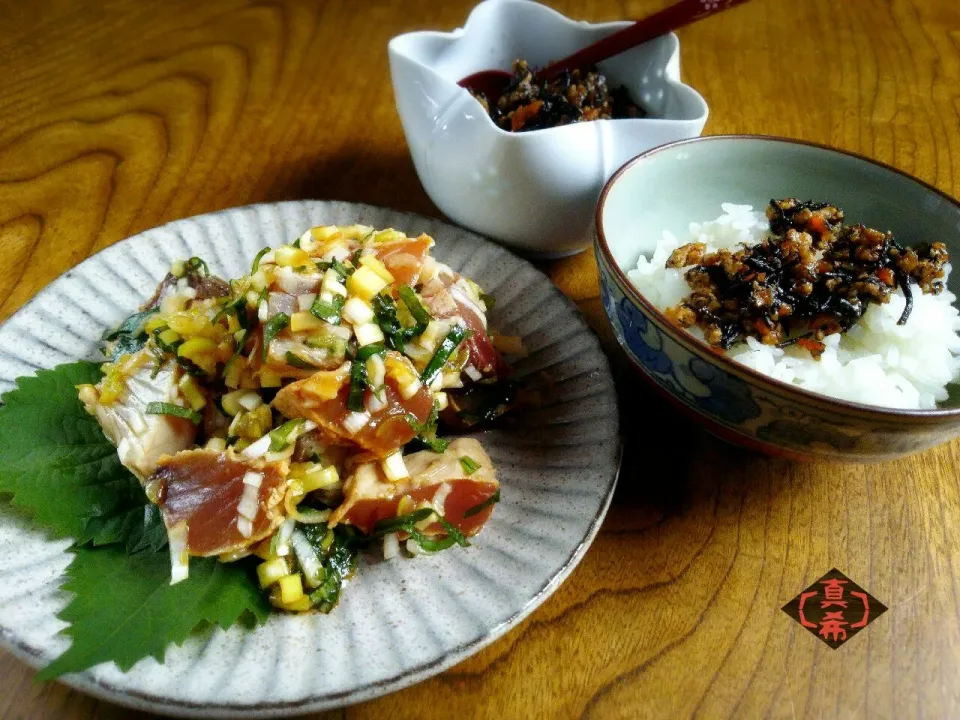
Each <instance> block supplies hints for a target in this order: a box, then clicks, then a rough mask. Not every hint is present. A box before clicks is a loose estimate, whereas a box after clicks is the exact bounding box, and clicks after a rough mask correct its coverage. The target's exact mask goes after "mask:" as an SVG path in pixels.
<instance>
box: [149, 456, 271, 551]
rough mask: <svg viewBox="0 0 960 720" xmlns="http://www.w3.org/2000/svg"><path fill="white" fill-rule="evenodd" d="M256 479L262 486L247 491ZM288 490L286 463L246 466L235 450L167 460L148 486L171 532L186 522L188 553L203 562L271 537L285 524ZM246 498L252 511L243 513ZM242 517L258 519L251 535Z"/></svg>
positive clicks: (249, 463)
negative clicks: (283, 506) (203, 559)
mask: <svg viewBox="0 0 960 720" xmlns="http://www.w3.org/2000/svg"><path fill="white" fill-rule="evenodd" d="M254 476H259V485H258V486H257V487H254V490H252V491H251V490H247V488H249V487H253V486H254V485H253V482H252V481H253V480H255V479H256V478H255V477H254ZM245 479H246V482H245ZM286 485H287V482H286V471H285V468H284V467H283V463H265V462H262V461H259V460H253V461H251V460H246V459H244V458H242V457H239V456H237V455H235V454H234V453H233V451H232V450H230V449H228V450H226V451H225V452H214V451H212V450H187V451H185V452H180V453H177V454H176V455H172V456H166V457H163V458H161V460H160V462H159V463H158V466H157V471H156V472H155V473H154V474H153V476H151V478H150V479H149V481H148V488H149V491H150V493H151V494H152V495H154V496H155V497H157V498H158V502H157V504H158V505H159V506H160V508H161V509H162V510H163V519H164V522H165V523H166V526H167V527H168V528H172V527H174V526H175V525H177V524H178V523H181V522H185V523H186V525H187V552H188V553H189V554H190V555H197V556H206V555H220V554H223V553H232V552H236V551H238V550H242V549H244V548H246V547H249V546H250V545H252V544H253V543H255V542H257V541H259V540H262V539H263V538H265V537H267V536H268V535H270V533H272V532H273V531H274V530H275V529H276V527H277V526H278V525H279V524H280V523H281V522H282V521H283V513H282V506H281V504H282V502H283V495H284V492H286ZM245 495H248V496H249V499H247V500H246V503H247V505H248V506H249V507H247V508H242V507H241V503H243V502H244V497H245ZM250 508H252V512H251V511H250ZM241 511H244V512H246V514H247V515H253V517H252V518H248V520H249V521H250V524H249V526H248V527H246V530H247V531H248V532H247V533H246V534H245V533H244V532H241V530H242V529H243V527H242V526H243V525H244V521H243V519H242V518H243V516H242V515H241Z"/></svg>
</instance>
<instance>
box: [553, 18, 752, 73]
mask: <svg viewBox="0 0 960 720" xmlns="http://www.w3.org/2000/svg"><path fill="white" fill-rule="evenodd" d="M744 2H747V0H680V2H678V3H674V4H673V5H671V6H670V7H667V8H664V9H663V10H661V11H660V12H658V13H655V14H653V15H651V16H650V17H647V18H644V19H643V20H638V21H637V22H635V23H634V24H633V25H630V26H628V27H625V28H624V29H623V30H619V31H617V32H615V33H613V35H608V36H607V37H605V38H602V39H601V40H598V41H597V42H595V43H593V45H588V46H587V47H585V48H583V50H579V51H577V52H575V53H574V54H573V55H570V56H569V57H566V58H564V59H563V60H560V61H559V62H556V63H553V64H552V65H548V66H547V67H545V68H544V69H543V70H541V71H540V72H538V73H537V79H539V80H550V79H552V78H555V77H556V76H557V75H561V74H562V73H564V72H565V71H568V70H575V69H576V68H582V67H588V66H590V65H596V64H597V63H598V62H600V61H601V60H606V59H607V58H609V57H613V56H614V55H619V54H620V53H622V52H624V51H625V50H629V49H630V48H632V47H635V46H637V45H640V44H642V43H645V42H646V41H647V40H652V39H653V38H655V37H659V36H660V35H666V34H667V33H668V32H672V31H673V30H677V29H679V28H682V27H684V26H685V25H689V24H690V23H694V22H696V21H697V20H703V19H704V18H706V17H710V16H711V15H715V14H717V13H719V12H723V11H724V10H728V9H730V8H732V7H735V6H737V5H740V4H741V3H744Z"/></svg>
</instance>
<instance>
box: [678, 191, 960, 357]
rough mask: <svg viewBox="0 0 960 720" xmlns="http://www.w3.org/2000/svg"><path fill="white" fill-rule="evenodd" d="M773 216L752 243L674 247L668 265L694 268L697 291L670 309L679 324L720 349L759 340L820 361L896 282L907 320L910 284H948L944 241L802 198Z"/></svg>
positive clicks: (773, 207)
mask: <svg viewBox="0 0 960 720" xmlns="http://www.w3.org/2000/svg"><path fill="white" fill-rule="evenodd" d="M767 217H768V218H769V220H770V235H769V236H768V237H767V238H766V239H764V240H763V241H761V242H760V243H758V244H756V245H754V246H751V247H744V248H742V249H741V250H737V251H735V252H734V251H731V250H719V251H717V252H714V253H707V252H706V245H704V244H703V243H699V242H693V243H688V244H686V245H683V246H682V247H679V248H677V249H676V250H675V251H674V252H673V254H672V255H671V256H670V258H669V259H668V260H667V267H672V268H683V267H687V266H690V265H692V267H690V268H689V269H688V270H687V271H686V273H685V274H684V277H685V279H686V281H687V283H688V284H689V285H690V288H691V291H692V292H691V293H690V295H689V296H687V297H686V298H685V299H684V300H682V301H681V302H680V303H679V304H678V305H676V306H674V307H672V308H669V309H668V310H667V316H668V317H669V318H670V319H671V320H673V322H675V323H676V324H678V325H679V326H681V327H684V328H689V327H693V326H695V325H696V326H698V327H699V328H701V329H702V330H703V332H704V336H705V338H706V340H707V342H708V343H710V345H712V346H714V347H717V348H720V349H722V350H726V349H728V348H730V347H731V346H733V345H734V344H736V343H738V342H742V341H744V340H745V339H746V338H747V337H753V338H756V339H757V340H759V341H760V342H762V343H764V344H766V345H776V346H778V347H786V346H788V345H792V344H797V345H799V346H800V347H803V348H805V349H806V350H808V351H809V352H810V354H811V355H812V356H813V357H815V358H819V357H820V355H821V354H822V353H823V351H824V349H825V346H824V344H823V342H822V341H823V338H824V337H826V336H827V335H832V334H834V333H842V332H845V331H847V330H849V329H850V328H851V327H853V325H854V324H856V323H857V321H858V320H859V319H860V318H861V317H863V314H864V313H865V312H866V311H867V308H868V307H869V306H870V304H871V303H877V304H882V303H886V302H889V300H890V296H891V294H892V293H893V292H894V290H895V289H896V288H898V287H899V288H900V289H901V290H902V291H903V294H904V296H905V298H906V306H905V308H904V311H903V314H902V315H901V317H900V319H899V320H898V323H897V324H899V325H903V324H905V323H906V322H907V321H908V320H909V318H910V313H911V311H912V309H913V294H912V292H913V291H912V290H911V286H910V285H911V281H912V282H913V283H915V284H916V285H917V286H919V288H920V289H921V290H922V291H923V292H925V293H932V294H934V295H936V294H939V293H940V292H941V291H942V290H943V278H944V266H945V265H946V264H947V263H949V261H950V258H949V255H948V253H947V248H946V246H945V245H944V244H943V243H941V242H934V243H930V244H927V243H924V244H921V245H917V246H916V247H912V248H905V247H904V246H902V245H901V244H900V243H898V242H897V240H896V239H895V238H894V236H893V234H892V233H890V232H881V231H879V230H874V229H872V228H868V227H866V226H864V225H861V224H857V225H844V224H843V220H844V217H843V211H842V210H841V209H840V208H838V207H836V206H835V205H831V204H829V203H819V202H812V201H808V202H800V201H799V200H797V199H795V198H787V199H785V200H771V201H770V204H769V206H768V207H767Z"/></svg>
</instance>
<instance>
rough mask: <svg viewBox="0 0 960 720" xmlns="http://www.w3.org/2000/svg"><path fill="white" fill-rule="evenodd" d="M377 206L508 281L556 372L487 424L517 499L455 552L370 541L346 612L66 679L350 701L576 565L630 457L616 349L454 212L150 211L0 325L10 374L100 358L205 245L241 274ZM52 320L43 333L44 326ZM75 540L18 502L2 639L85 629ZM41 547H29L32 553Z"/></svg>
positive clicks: (191, 699)
mask: <svg viewBox="0 0 960 720" xmlns="http://www.w3.org/2000/svg"><path fill="white" fill-rule="evenodd" d="M356 222H360V223H363V224H368V225H373V226H376V227H395V228H397V229H400V230H404V231H405V232H407V233H408V234H415V233H420V232H426V233H428V234H429V235H431V236H433V237H434V238H435V239H436V241H437V246H436V248H435V250H434V252H435V254H436V256H437V257H438V258H439V259H440V260H442V261H443V262H446V263H448V264H449V265H451V266H452V267H453V268H454V269H455V270H458V271H461V272H463V273H464V274H466V275H468V276H469V277H471V278H474V279H476V280H477V281H478V282H479V283H480V284H481V285H482V286H483V287H484V288H485V289H486V290H487V292H489V293H491V294H493V295H494V296H495V297H496V298H497V305H496V308H495V310H494V311H493V316H492V318H491V321H492V324H493V325H495V326H496V327H497V328H498V329H499V330H500V331H501V332H503V333H505V334H510V335H520V336H522V337H523V341H524V345H525V346H526V347H527V349H528V350H529V356H528V357H526V358H524V359H523V360H522V361H520V362H518V363H517V364H516V368H517V370H518V374H519V375H520V376H521V377H523V376H528V375H532V374H541V375H542V376H543V377H544V378H545V379H547V380H548V381H550V382H551V383H552V387H553V393H552V396H550V397H546V398H545V402H544V403H543V404H542V406H540V407H538V408H536V409H535V410H527V411H524V413H523V414H522V415H521V416H520V419H521V422H520V423H519V428H521V429H520V430H517V429H511V430H510V431H509V432H507V431H502V432H501V431H496V430H494V431H487V432H484V433H482V434H481V435H480V438H481V440H482V442H483V444H484V446H485V447H486V448H487V450H488V452H489V453H490V456H491V458H493V460H494V462H495V463H496V465H497V468H498V472H499V477H500V482H501V491H502V497H503V499H502V501H501V502H500V503H499V505H498V506H497V509H496V512H495V513H494V515H493V519H492V520H491V521H490V523H489V524H488V525H487V527H486V528H485V529H484V530H483V532H482V533H481V534H480V535H478V536H477V537H476V538H475V540H474V542H473V543H472V546H471V547H469V548H466V549H459V548H456V549H452V550H448V551H446V552H442V553H439V554H438V555H436V556H421V557H417V558H415V559H399V558H398V559H396V560H393V561H390V562H384V561H382V560H381V561H377V560H376V559H375V558H374V557H372V556H371V557H368V558H365V559H361V567H360V569H359V572H358V574H357V576H356V577H355V579H354V580H352V581H351V582H350V583H349V585H348V587H346V588H345V591H344V596H343V600H342V602H341V603H340V605H339V607H338V608H337V609H336V610H335V611H334V612H333V613H332V614H330V615H319V614H310V615H301V616H284V615H279V614H277V615H275V616H272V617H271V618H270V619H269V620H268V622H267V623H266V624H265V625H262V626H260V627H258V628H256V629H254V630H245V629H241V628H239V627H233V628H232V629H230V630H229V631H227V632H224V631H222V630H219V629H216V630H214V631H209V632H207V633H205V634H202V635H195V636H192V637H191V638H189V639H188V640H187V642H186V643H184V645H183V646H180V647H175V646H171V647H170V648H169V649H168V651H167V654H166V659H165V661H164V663H163V664H160V663H158V662H156V661H155V660H153V659H152V658H147V659H144V660H141V661H140V662H139V663H137V665H135V666H134V667H133V668H132V669H131V670H130V672H127V673H123V672H120V671H119V670H118V669H117V667H116V666H114V665H113V664H112V663H105V664H102V665H99V666H97V667H94V668H92V669H91V670H89V671H86V672H83V673H79V674H76V675H70V676H66V677H64V678H63V681H64V682H66V683H68V684H69V685H72V686H74V687H77V688H79V689H81V690H84V691H86V692H89V693H91V694H93V695H97V696H100V697H103V698H106V699H108V700H112V701H115V702H119V703H122V704H125V705H129V706H132V707H137V708H141V709H149V710H154V711H159V712H164V713H168V714H172V715H189V716H206V717H230V718H236V717H275V716H281V715H287V714H293V713H300V712H306V711H312V710H319V709H324V708H330V707H336V706H341V705H346V704H349V703H354V702H358V701H360V700H366V699H369V698H373V697H376V696H378V695H383V694H385V693H388V692H391V691H393V690H398V689H400V688H403V687H406V686H408V685H411V684H413V683H415V682H418V681H419V680H422V679H424V678H427V677H429V676H431V675H434V674H436V673H438V672H440V671H442V670H444V669H445V668H448V667H450V666H451V665H453V664H454V663H456V662H458V661H460V660H462V659H464V658H466V657H467V656H468V655H470V654H471V653H474V652H476V651H477V650H479V649H480V648H482V647H484V646H485V645H487V644H489V643H491V642H492V641H493V640H495V639H496V638H498V637H499V636H501V635H502V634H503V633H505V632H506V631H507V630H509V629H510V628H511V627H513V626H515V625H516V624H517V623H519V622H520V621H521V620H523V618H525V617H526V616H527V615H528V614H530V613H531V612H532V611H533V610H534V608H536V607H537V606H538V605H539V604H540V603H542V602H543V601H544V600H545V599H546V598H547V597H548V596H549V595H550V594H551V593H552V592H553V591H554V590H555V589H556V588H557V586H558V585H559V584H560V583H561V582H562V581H563V580H564V578H566V577H567V575H568V574H569V573H570V572H571V570H572V569H573V568H574V567H575V566H576V564H577V562H579V560H580V558H581V557H582V556H583V554H584V553H585V552H586V550H587V547H588V546H589V544H590V542H591V541H592V540H593V537H594V535H595V534H596V532H597V529H598V527H599V525H600V522H601V521H602V519H603V516H604V514H605V512H606V510H607V506H608V504H609V502H610V497H611V495H612V494H613V489H614V485H615V484H616V477H617V463H618V459H619V442H618V420H617V407H616V395H615V392H614V387H613V380H612V378H611V375H610V370H609V367H608V365H607V361H606V358H605V357H604V355H603V353H602V352H601V350H600V347H599V345H598V343H597V340H596V338H595V337H594V335H593V334H592V333H591V332H590V330H589V329H588V328H587V326H586V324H585V323H584V321H583V319H582V318H581V316H580V315H579V313H578V312H577V310H576V308H575V307H574V306H573V304H572V303H570V302H569V301H568V300H567V299H566V298H564V296H563V295H562V294H561V293H560V292H559V291H558V290H557V289H556V288H555V287H554V286H553V285H552V284H551V283H550V281H549V280H548V279H547V278H546V277H545V276H544V275H543V274H541V273H540V272H538V271H537V270H536V269H535V268H534V267H533V266H531V265H530V264H529V263H527V262H526V261H524V260H521V259H519V258H517V257H515V256H514V255H512V254H510V253H509V252H507V251H506V250H503V249H502V248H500V247H498V246H496V245H494V244H492V243H490V242H489V241H486V240H484V239H483V238H480V237H478V236H476V235H473V234H471V233H468V232H465V231H463V230H461V229H459V228H456V227H453V226H451V225H448V224H446V223H443V222H440V221H437V220H430V219H427V218H423V217H419V216H416V215H410V214H406V213H400V212H396V211H392V210H386V209H383V208H376V207H371V206H367V205H356V204H351V203H342V202H318V201H301V202H288V203H278V204H273V205H254V206H250V207H244V208H237V209H232V210H226V211H223V212H219V213H214V214H211V215H204V216H200V217H196V218H189V219H186V220H180V221H177V222H174V223H171V224H169V225H165V226H163V227H159V228H155V229H153V230H148V231H147V232H144V233H141V234H140V235H137V236H135V237H133V238H130V239H129V240H127V241H125V242H122V243H118V244H117V245H114V246H112V247H110V248H108V249H106V250H104V251H103V252H101V253H99V254H97V255H95V256H93V257H91V258H90V259H88V260H86V261H85V262H83V263H81V264H80V265H78V266H77V267H76V268H74V269H73V270H71V271H70V272H68V273H67V274H65V275H64V276H62V277H61V278H59V279H58V280H56V281H55V282H54V283H52V284H51V285H50V286H49V287H47V288H46V289H45V290H43V291H42V292H40V293H39V294H38V295H37V297H36V298H34V299H33V300H32V301H31V302H29V303H28V304H27V305H26V306H25V307H24V308H23V309H21V310H20V311H19V312H18V313H17V314H16V315H14V316H13V317H12V318H10V320H8V321H7V322H6V323H5V324H4V325H2V326H0V392H6V391H7V390H10V389H11V388H12V387H13V385H14V378H16V377H18V376H20V375H29V374H32V373H34V372H35V371H36V370H37V369H39V368H51V367H54V366H56V365H59V364H61V363H65V362H71V361H74V360H77V359H81V358H87V359H96V358H97V354H96V349H95V342H96V339H97V338H98V337H99V336H100V335H101V333H102V332H103V330H104V329H105V328H108V327H113V326H115V325H116V324H117V323H118V322H119V321H120V320H122V319H123V318H124V317H125V316H126V315H128V314H129V313H130V312H132V311H133V310H134V309H135V308H136V307H137V306H138V305H139V304H140V303H142V302H143V300H144V299H145V298H146V297H148V296H149V294H150V293H151V292H152V290H153V288H154V287H155V285H156V284H157V283H158V282H159V281H160V279H161V278H162V277H163V275H164V274H165V273H166V271H167V269H168V268H169V267H170V265H171V263H172V262H173V261H174V260H176V259H179V258H186V257H190V256H193V255H198V256H201V257H203V258H204V259H206V260H207V262H208V263H209V264H210V268H211V270H212V271H213V272H215V273H217V274H219V275H222V276H224V277H237V276H239V275H242V274H243V273H244V272H246V271H247V269H248V268H249V267H250V262H251V260H252V258H253V257H254V255H255V254H256V252H257V250H258V249H259V248H261V247H262V246H264V245H273V246H276V245H279V244H280V243H282V242H289V241H290V240H291V239H292V238H295V237H296V236H297V235H299V234H300V233H301V231H302V230H304V229H305V228H307V227H310V226H312V225H326V224H352V223H356ZM40 328H42V333H40V332H38V329H40ZM68 545H69V543H68V542H62V541H61V542H51V541H50V540H49V539H47V538H46V537H45V536H44V534H43V533H42V532H41V531H39V530H37V529H34V528H33V527H31V526H30V524H29V522H27V521H25V520H23V519H22V518H21V517H19V516H18V515H16V514H15V513H14V512H13V511H12V510H11V509H10V508H9V507H8V506H6V505H0V567H3V568H4V573H5V576H4V583H3V584H2V585H0V640H2V644H3V646H5V647H6V648H8V649H10V650H11V651H13V652H14V653H16V654H17V655H19V656H20V657H22V658H23V659H24V660H26V662H28V663H30V664H31V665H34V666H41V665H44V664H46V663H48V662H49V661H50V660H52V659H53V658H54V657H56V656H57V655H59V654H60V653H61V652H62V651H63V650H64V649H65V648H66V647H67V645H68V642H69V641H68V639H67V638H65V637H63V636H61V635H60V634H59V632H60V631H61V630H62V629H63V628H64V626H65V625H64V623H63V622H61V621H60V620H59V619H57V617H56V615H57V613H58V612H59V611H60V610H61V609H62V608H63V607H64V606H65V605H66V602H67V600H68V596H67V595H66V593H65V592H64V591H62V590H60V589H59V586H60V581H61V578H62V575H63V572H64V570H65V568H66V566H67V564H68V555H67V554H66V553H65V549H66V547H67V546H68ZM24 558H29V562H24Z"/></svg>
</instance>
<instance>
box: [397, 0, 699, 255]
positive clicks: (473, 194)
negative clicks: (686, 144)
mask: <svg viewBox="0 0 960 720" xmlns="http://www.w3.org/2000/svg"><path fill="white" fill-rule="evenodd" d="M626 25H629V22H611V23H602V24H589V23H584V22H577V21H574V20H570V19H569V18H566V17H564V16H563V15H561V14H559V13H557V12H556V11H554V10H551V9H550V8H548V7H546V6H544V5H540V4H539V3H535V2H529V1H528V0H487V2H483V3H481V4H480V5H478V6H477V7H476V8H474V10H473V12H471V13H470V16H469V17H468V18H467V22H466V25H465V26H464V27H463V28H461V29H458V30H454V31H453V32H449V33H443V32H413V33H407V34H405V35H399V36H397V37H395V38H393V39H392V40H391V41H390V44H389V46H388V52H389V56H390V72H391V76H392V79H393V90H394V95H395V97H396V103H397V111H398V112H399V114H400V120H401V122H402V124H403V130H404V133H405V134H406V138H407V144H408V145H409V146H410V153H411V155H412V156H413V162H414V165H415V166H416V169H417V174H418V175H419V177H420V182H421V183H423V187H424V189H425V190H426V191H427V194H428V195H429V196H430V199H431V200H433V202H434V203H435V204H436V205H437V207H439V208H440V210H442V211H443V212H444V213H445V214H446V215H447V216H448V217H450V218H451V219H452V220H454V221H455V222H457V223H458V224H460V225H463V226H464V227H467V228H470V229H471V230H475V231H477V232H479V233H482V234H484V235H487V236H489V237H492V238H494V239H496V240H498V241H500V242H502V243H504V244H506V245H510V246H512V247H514V248H517V249H518V250H521V251H524V252H526V253H531V254H537V255H544V256H561V255H568V254H572V253H575V252H578V251H580V250H582V249H584V248H585V247H586V246H587V245H589V244H590V242H591V241H592V227H591V224H592V219H593V213H594V210H595V209H596V203H597V198H598V197H599V195H600V190H601V189H602V188H603V185H604V183H605V182H606V181H607V180H608V179H609V178H610V176H612V175H613V173H614V172H615V171H616V170H617V168H619V167H620V166H621V165H622V164H623V163H624V162H626V161H627V160H628V159H629V158H631V157H633V156H635V155H637V154H638V153H640V152H643V151H645V150H648V149H650V148H652V147H654V146H657V145H661V144H663V143H667V142H672V141H674V140H681V139H685V138H691V137H696V136H697V135H699V134H700V132H701V131H702V130H703V125H704V123H705V122H706V120H707V104H706V102H705V101H704V100H703V98H702V97H701V96H700V95H699V94H698V93H697V92H696V91H695V90H694V89H693V88H691V87H689V86H687V85H684V84H683V83H681V82H680V44H679V41H678V40H677V37H676V35H673V34H670V35H664V36H662V37H658V38H655V39H654V40H651V41H650V42H647V43H645V44H644V45H641V46H639V47H636V48H633V49H632V50H629V51H627V52H624V53H621V54H620V55H618V56H616V57H614V58H611V59H609V60H607V61H605V62H603V63H601V64H600V66H599V70H600V71H601V72H602V73H603V74H605V75H606V76H607V80H608V83H609V85H610V86H611V87H616V86H618V85H624V86H625V87H626V88H627V91H628V92H629V94H630V96H631V98H632V99H633V100H634V101H635V102H637V103H639V104H640V105H641V106H642V107H643V108H644V109H645V110H646V111H647V112H648V113H649V114H650V117H646V118H639V119H624V120H598V121H594V122H583V123H576V124H572V125H565V126H562V127H556V128H550V129H546V130H535V131H532V132H526V133H511V132H506V131H504V130H501V129H500V128H498V127H497V126H496V125H495V124H494V123H493V121H492V120H491V119H490V117H489V116H488V115H487V114H486V113H485V112H484V110H483V108H482V107H481V106H480V104H479V103H478V102H477V101H476V100H475V99H474V98H473V97H472V96H471V95H470V93H469V92H468V91H467V90H465V89H464V88H461V87H460V86H459V85H457V82H458V81H459V80H461V79H462V78H464V77H466V76H468V75H470V74H471V73H474V72H477V71H479V70H485V69H496V68H500V69H508V68H509V67H510V65H511V63H512V62H513V61H514V60H515V59H518V58H523V59H525V60H527V61H528V62H529V63H531V65H533V66H535V67H541V66H544V65H546V64H548V63H549V62H550V61H551V60H557V59H560V58H563V57H565V56H567V55H569V54H570V53H572V52H574V51H575V50H578V49H580V48H582V47H585V46H586V45H589V44H591V43H593V42H596V41H597V40H599V39H600V38H602V37H604V36H606V35H609V34H611V33H613V32H615V31H616V30H619V29H621V28H623V27H625V26H626Z"/></svg>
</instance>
